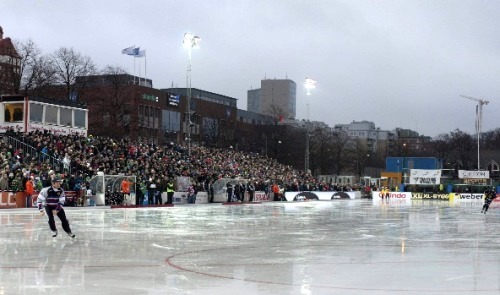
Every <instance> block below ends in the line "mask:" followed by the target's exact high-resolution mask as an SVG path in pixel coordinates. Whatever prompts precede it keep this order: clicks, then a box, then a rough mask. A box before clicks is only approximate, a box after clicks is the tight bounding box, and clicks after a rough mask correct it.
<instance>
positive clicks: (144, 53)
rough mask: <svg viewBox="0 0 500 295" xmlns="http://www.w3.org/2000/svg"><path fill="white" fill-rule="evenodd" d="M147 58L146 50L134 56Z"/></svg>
mask: <svg viewBox="0 0 500 295" xmlns="http://www.w3.org/2000/svg"><path fill="white" fill-rule="evenodd" d="M145 56H146V50H145V49H144V50H138V51H137V53H136V54H134V57H145Z"/></svg>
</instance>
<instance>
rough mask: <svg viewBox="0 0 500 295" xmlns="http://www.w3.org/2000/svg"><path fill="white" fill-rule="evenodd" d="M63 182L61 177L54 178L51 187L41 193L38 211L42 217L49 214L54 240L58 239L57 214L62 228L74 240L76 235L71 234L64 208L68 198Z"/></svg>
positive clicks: (38, 200)
mask: <svg viewBox="0 0 500 295" xmlns="http://www.w3.org/2000/svg"><path fill="white" fill-rule="evenodd" d="M61 181H62V180H61V178H60V177H59V176H55V177H54V178H52V182H51V183H52V184H51V186H49V187H46V188H44V189H42V190H41V191H40V194H39V195H38V199H37V204H38V210H39V211H40V213H41V214H42V215H44V214H47V216H48V217H49V227H50V230H52V237H53V238H55V237H57V228H56V222H55V220H54V214H56V215H57V217H59V219H60V220H61V224H62V227H63V229H64V231H65V232H66V233H67V234H68V236H70V237H71V238H74V237H75V235H74V234H73V233H72V232H71V228H70V227H69V222H68V219H67V218H66V213H65V212H64V208H63V205H64V202H65V201H66V196H65V195H64V190H63V189H62V188H61Z"/></svg>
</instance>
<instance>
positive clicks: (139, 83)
mask: <svg viewBox="0 0 500 295" xmlns="http://www.w3.org/2000/svg"><path fill="white" fill-rule="evenodd" d="M134 59H135V57H134ZM141 74H142V72H141V63H140V62H139V76H138V78H139V85H141V80H142V79H141Z"/></svg>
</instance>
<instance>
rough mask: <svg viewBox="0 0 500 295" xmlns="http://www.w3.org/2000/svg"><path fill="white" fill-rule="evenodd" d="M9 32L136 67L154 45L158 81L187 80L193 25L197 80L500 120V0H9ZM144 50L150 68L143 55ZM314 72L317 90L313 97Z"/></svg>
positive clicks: (354, 104)
mask: <svg viewBox="0 0 500 295" xmlns="http://www.w3.org/2000/svg"><path fill="white" fill-rule="evenodd" d="M0 12H1V17H0V26H2V27H3V29H4V37H11V38H12V39H15V40H20V41H24V40H27V39H32V40H33V41H34V42H35V43H36V44H37V45H38V46H39V47H40V48H41V49H42V51H43V52H44V53H52V52H54V51H55V50H57V49H58V48H60V47H73V48H74V49H75V50H77V51H78V52H80V53H81V54H83V55H86V56H89V57H90V58H92V60H93V61H94V62H95V63H96V65H97V66H98V67H99V68H100V69H102V68H104V66H106V65H114V66H121V67H123V68H124V69H125V70H127V71H128V72H129V73H130V74H133V72H134V61H133V59H134V58H132V57H130V56H126V55H123V54H121V50H122V49H124V48H126V47H129V46H131V45H136V46H140V47H141V49H145V50H146V54H147V73H146V74H147V78H149V79H152V80H153V86H154V87H155V88H167V87H170V86H171V85H172V83H173V84H174V86H177V87H185V86H186V65H187V59H188V58H187V51H186V50H185V49H184V48H183V47H182V39H183V35H184V33H186V32H191V33H194V34H196V35H198V36H200V38H201V39H202V43H201V48H200V49H199V50H196V51H194V52H193V55H192V87H194V88H200V89H203V90H207V91H211V92H215V93H219V94H223V95H227V96H231V97H234V98H237V99H238V107H239V108H241V109H246V102H247V90H249V89H252V88H259V87H260V81H261V79H264V77H267V78H277V79H283V78H285V77H288V78H289V79H292V80H294V81H295V82H296V83H297V118H299V119H304V118H305V117H306V105H307V101H306V99H310V110H311V111H310V114H311V119H313V120H318V121H324V122H325V123H327V124H328V125H330V126H332V127H333V125H335V124H339V123H340V124H347V123H350V122H352V121H354V120H355V121H361V120H367V121H372V122H374V123H375V125H376V126H377V127H380V128H381V129H383V130H393V129H394V128H396V127H402V128H409V129H413V130H416V131H418V132H419V133H420V134H423V135H428V136H432V137H434V136H436V135H438V134H441V133H449V132H451V131H453V130H455V129H457V128H458V129H460V130H462V131H465V132H468V133H470V134H475V127H474V126H475V125H474V122H475V105H476V104H477V103H476V102H474V101H472V100H468V99H466V98H462V97H459V95H460V94H464V95H468V96H472V97H476V98H482V99H488V100H489V101H490V104H489V105H487V106H485V107H484V111H483V117H484V118H483V131H489V130H492V129H495V128H497V127H499V124H498V123H497V122H498V120H497V118H496V117H497V114H498V113H499V111H500V100H499V98H500V83H499V82H498V79H499V78H500V75H499V72H500V36H499V35H500V33H499V32H500V31H499V28H500V17H499V15H500V1H494V0H491V1H484V0H453V1H451V0H449V1H440V0H377V1H368V0H366V1H365V0H310V1H299V0H274V1H272V0H244V1H243V0H241V1H238V0H226V1H217V0H213V1H212V0H210V1H206V0H199V1H194V0H183V1H173V0H143V1H128V0H109V1H108V0H86V1H73V0H51V1H43V0H39V1H35V0H32V1H28V0H2V1H1V3H0ZM139 60H140V59H137V60H136V74H137V75H139V64H142V65H141V72H142V75H143V76H144V64H143V63H142V62H141V63H139ZM306 77H310V78H313V79H315V80H317V88H316V89H315V90H313V91H312V95H311V96H306V95H305V93H306V91H305V88H304V87H303V83H304V81H305V78H306Z"/></svg>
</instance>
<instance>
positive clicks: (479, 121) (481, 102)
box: [460, 95, 489, 171]
mask: <svg viewBox="0 0 500 295" xmlns="http://www.w3.org/2000/svg"><path fill="white" fill-rule="evenodd" d="M460 96H461V97H465V98H467V99H470V100H473V101H476V102H477V103H478V104H477V105H476V133H477V170H478V171H479V170H481V168H480V161H479V139H480V137H481V129H482V127H483V126H482V125H483V105H486V104H488V103H489V101H488V100H485V99H479V98H475V97H470V96H466V95H460Z"/></svg>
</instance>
